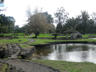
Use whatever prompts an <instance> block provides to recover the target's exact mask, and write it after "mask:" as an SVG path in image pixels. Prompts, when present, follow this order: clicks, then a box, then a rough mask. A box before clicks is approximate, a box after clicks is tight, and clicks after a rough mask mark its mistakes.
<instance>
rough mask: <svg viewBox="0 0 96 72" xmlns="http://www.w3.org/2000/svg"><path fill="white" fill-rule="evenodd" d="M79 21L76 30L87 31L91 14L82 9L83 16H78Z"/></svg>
mask: <svg viewBox="0 0 96 72" xmlns="http://www.w3.org/2000/svg"><path fill="white" fill-rule="evenodd" d="M77 20H78V23H77V25H76V30H78V31H81V32H82V33H83V34H85V33H86V29H87V26H88V20H89V14H88V12H86V11H81V16H79V17H78V18H77Z"/></svg>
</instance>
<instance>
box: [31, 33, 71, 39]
mask: <svg viewBox="0 0 96 72" xmlns="http://www.w3.org/2000/svg"><path fill="white" fill-rule="evenodd" d="M34 36H35V34H34V35H33V36H32V37H34ZM37 37H38V38H54V37H55V36H53V35H52V34H48V33H46V34H39V35H38V36H37ZM57 37H66V36H65V35H64V36H57ZM68 37H70V36H68Z"/></svg>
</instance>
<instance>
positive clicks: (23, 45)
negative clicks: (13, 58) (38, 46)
mask: <svg viewBox="0 0 96 72" xmlns="http://www.w3.org/2000/svg"><path fill="white" fill-rule="evenodd" d="M20 46H21V47H22V48H32V47H33V46H30V45H28V44H20Z"/></svg>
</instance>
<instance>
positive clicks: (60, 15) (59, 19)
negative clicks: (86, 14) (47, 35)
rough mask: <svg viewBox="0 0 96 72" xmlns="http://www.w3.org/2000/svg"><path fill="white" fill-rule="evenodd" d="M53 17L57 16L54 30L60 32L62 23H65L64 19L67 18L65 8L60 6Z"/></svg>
mask: <svg viewBox="0 0 96 72" xmlns="http://www.w3.org/2000/svg"><path fill="white" fill-rule="evenodd" d="M54 15H55V17H56V18H57V19H56V20H55V22H56V23H57V27H56V30H57V31H58V30H59V32H61V29H62V25H63V24H65V23H66V20H67V19H68V15H69V13H68V12H67V13H66V12H65V9H64V8H63V7H60V8H58V9H57V12H56V13H55V14H54Z"/></svg>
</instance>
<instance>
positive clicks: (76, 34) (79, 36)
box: [70, 31, 82, 39]
mask: <svg viewBox="0 0 96 72" xmlns="http://www.w3.org/2000/svg"><path fill="white" fill-rule="evenodd" d="M70 38H72V39H76V38H82V34H81V33H80V32H78V31H76V32H74V33H71V35H70Z"/></svg>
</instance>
